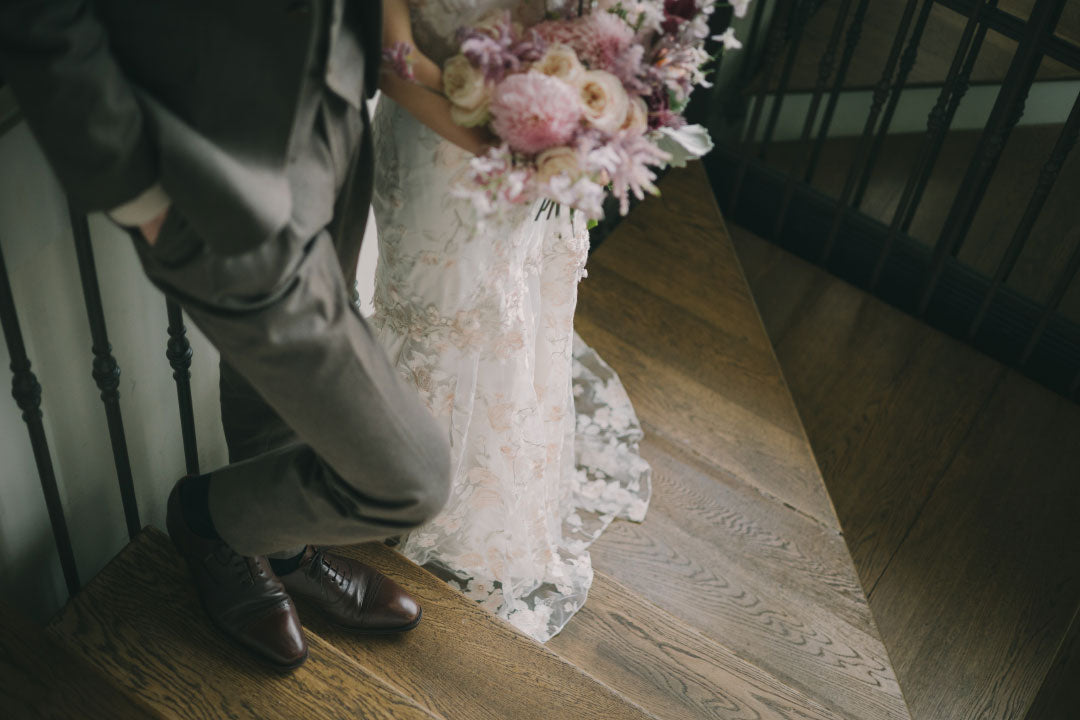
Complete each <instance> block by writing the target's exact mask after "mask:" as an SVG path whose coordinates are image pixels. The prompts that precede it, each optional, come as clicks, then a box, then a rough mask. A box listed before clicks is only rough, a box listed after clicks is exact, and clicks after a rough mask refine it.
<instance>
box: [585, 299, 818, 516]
mask: <svg viewBox="0 0 1080 720" xmlns="http://www.w3.org/2000/svg"><path fill="white" fill-rule="evenodd" d="M575 324H576V328H577V331H578V332H579V333H580V334H581V337H582V338H583V339H584V340H585V342H587V343H588V344H589V345H591V346H592V347H593V348H595V349H596V351H597V352H598V353H600V356H601V357H603V358H604V360H605V361H606V362H608V363H609V364H610V365H611V366H612V367H613V368H614V369H615V371H616V372H618V374H619V379H620V380H621V381H622V383H623V385H624V386H625V387H626V390H627V392H628V393H629V395H630V398H631V400H633V402H634V409H635V411H636V412H637V414H638V417H639V418H640V419H641V421H642V422H643V423H646V424H648V425H649V428H650V430H649V432H650V433H652V434H656V435H662V436H663V437H666V438H669V439H670V440H672V441H673V442H677V443H679V444H680V445H682V446H683V447H685V448H687V449H689V451H691V452H693V453H695V454H696V455H698V456H699V457H701V458H702V459H704V460H705V461H707V462H708V463H709V464H710V465H712V466H713V467H715V468H716V469H718V470H720V471H722V472H724V473H727V474H729V475H733V476H735V477H738V478H740V479H742V480H744V482H746V483H748V484H749V485H752V486H753V487H756V488H758V489H759V490H760V491H761V492H762V493H763V494H766V495H768V496H770V497H776V498H777V499H778V500H779V501H780V502H782V503H786V504H788V505H790V506H792V507H798V508H799V509H800V511H802V508H805V507H807V506H808V505H810V503H808V502H806V501H805V498H808V497H810V498H816V497H817V491H816V490H815V484H820V483H821V477H820V475H819V473H818V471H817V465H816V463H815V461H814V457H813V454H812V453H811V451H810V447H809V445H808V444H807V442H806V440H805V439H804V438H803V437H801V436H796V435H792V434H791V433H789V432H786V431H785V430H782V429H781V428H778V427H776V426H775V425H773V424H771V423H768V422H765V421H763V420H762V419H761V417H760V416H758V415H756V414H754V413H753V412H751V411H750V410H747V409H746V408H745V407H743V406H741V405H739V404H738V403H737V402H734V401H732V400H730V399H729V398H727V397H725V396H724V395H722V394H721V393H718V392H715V391H714V390H711V389H710V388H708V387H706V386H705V385H703V384H701V383H700V382H698V380H697V379H696V378H691V377H688V376H686V375H684V374H682V373H680V372H678V371H677V370H675V369H673V368H671V367H670V366H668V365H666V364H664V363H663V362H661V361H659V360H656V359H655V358H653V357H651V356H650V355H649V354H647V353H644V352H642V351H640V350H639V349H638V348H636V347H634V346H633V345H630V344H629V343H627V342H625V341H624V340H623V339H622V338H621V337H620V335H619V330H618V329H617V328H611V329H608V328H606V327H605V326H604V325H602V324H599V323H597V322H596V321H595V320H594V319H593V318H592V317H591V315H590V314H589V313H588V312H579V314H578V316H577V318H576V321H575ZM821 496H822V497H824V498H825V501H827V500H828V497H827V496H826V495H825V494H824V491H823V490H822V491H821ZM796 498H803V499H804V501H802V502H799V501H798V500H797V499H796ZM813 504H814V505H816V506H818V508H817V509H818V512H816V513H812V514H811V513H807V515H808V516H810V517H814V518H815V520H816V521H817V522H820V523H822V524H823V525H826V526H827V527H831V528H834V529H835V528H837V527H838V525H839V523H838V522H837V521H836V520H835V517H831V521H830V516H832V507H831V506H829V507H828V510H829V516H826V517H825V518H822V517H821V515H822V514H824V510H825V507H824V506H823V503H822V502H814V503H813Z"/></svg>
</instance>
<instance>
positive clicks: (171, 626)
mask: <svg viewBox="0 0 1080 720" xmlns="http://www.w3.org/2000/svg"><path fill="white" fill-rule="evenodd" d="M48 632H49V634H50V636H51V637H52V638H53V639H54V640H56V641H57V642H58V643H59V644H61V645H62V646H64V647H65V648H66V649H67V650H68V651H69V652H71V653H72V654H73V655H75V656H77V657H79V658H80V659H81V660H83V661H84V662H86V663H88V664H90V665H93V666H94V667H95V668H97V669H98V670H100V671H101V672H103V673H104V674H106V675H108V676H109V677H110V679H111V680H112V682H113V683H114V684H115V685H116V686H117V687H120V688H123V689H124V690H125V692H127V693H129V694H131V695H132V696H134V697H135V698H137V699H138V700H139V701H140V702H141V703H143V704H145V705H146V706H149V707H151V708H153V709H154V711H155V712H156V713H158V715H159V716H160V717H161V718H206V719H207V720H210V719H211V718H214V719H216V718H235V719H240V718H251V719H252V720H254V719H256V718H257V719H259V720H264V719H270V718H281V719H282V720H295V719H296V718H305V719H306V718H340V719H341V720H345V719H346V718H349V719H350V720H351V719H354V718H356V717H363V718H383V719H385V720H398V719H400V718H404V719H407V720H431V719H432V718H433V717H434V716H433V715H432V714H430V713H429V712H427V711H426V710H424V709H422V708H420V707H419V706H417V705H416V704H415V703H413V702H412V701H410V700H409V699H408V698H406V697H404V696H403V695H401V694H400V693H399V692H397V691H396V690H394V689H392V688H390V687H388V686H387V685H386V684H385V683H384V682H382V681H381V680H379V679H378V678H376V677H375V676H373V675H372V674H371V673H370V672H368V671H367V670H366V669H365V668H363V667H362V666H360V665H359V664H357V663H355V662H353V661H352V660H351V659H349V658H348V657H346V656H345V655H343V654H341V653H340V652H338V651H337V650H335V649H334V648H332V647H330V646H329V645H328V644H327V643H326V641H325V640H323V639H322V638H320V637H318V636H317V635H315V634H314V633H311V632H310V631H309V632H308V633H307V636H308V645H309V647H310V657H309V659H308V661H307V663H305V664H304V665H303V666H302V667H301V668H299V669H298V670H296V671H294V672H292V673H289V674H284V673H278V672H275V671H273V670H270V669H268V668H266V667H265V666H264V665H262V664H260V663H259V662H258V661H257V660H255V659H254V658H253V657H252V656H251V654H250V653H249V652H248V651H247V650H245V649H243V648H241V647H240V646H238V645H235V644H233V643H232V642H231V641H229V640H227V639H226V638H224V637H223V636H222V635H221V634H220V633H218V632H217V631H215V630H214V629H213V628H212V627H211V625H210V623H209V620H208V619H207V618H206V616H205V613H204V612H203V611H202V608H201V607H200V605H199V601H198V598H197V597H196V594H195V590H194V586H193V585H192V584H191V582H190V581H189V576H188V573H187V570H186V568H185V567H184V565H183V562H182V560H181V559H180V557H179V556H178V555H177V553H176V552H175V550H174V549H173V547H172V545H171V543H170V542H169V540H168V538H167V537H166V536H165V535H164V533H162V532H161V531H159V530H155V529H153V528H147V529H145V530H143V532H142V533H140V534H139V535H138V536H137V537H136V538H135V539H134V540H133V541H132V542H131V543H130V544H129V545H128V546H127V547H126V548H124V550H122V551H121V552H120V554H119V555H117V557H116V558H114V559H113V560H112V562H110V563H109V564H108V566H106V568H105V569H104V570H102V572H101V573H100V574H99V575H98V576H97V577H95V578H94V579H93V580H92V581H90V583H89V584H88V585H87V586H86V587H85V588H83V590H82V591H80V592H79V594H78V595H76V596H75V598H74V599H73V600H72V601H71V602H69V603H68V605H67V607H65V608H64V610H63V611H62V612H61V613H60V615H58V617H57V618H56V619H55V620H54V621H53V622H52V623H50V624H49V627H48Z"/></svg>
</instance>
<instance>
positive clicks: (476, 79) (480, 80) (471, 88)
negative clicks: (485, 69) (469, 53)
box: [443, 55, 491, 110]
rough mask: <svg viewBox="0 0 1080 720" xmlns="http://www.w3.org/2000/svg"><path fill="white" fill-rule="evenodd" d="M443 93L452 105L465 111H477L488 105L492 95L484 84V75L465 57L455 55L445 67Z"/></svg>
mask: <svg viewBox="0 0 1080 720" xmlns="http://www.w3.org/2000/svg"><path fill="white" fill-rule="evenodd" d="M443 92H444V93H445V94H446V99H447V100H449V101H450V103H451V104H452V105H457V106H458V107H461V108H464V109H465V110H476V109H477V108H478V107H480V106H481V105H487V103H488V102H489V101H490V99H491V93H490V91H489V89H488V87H487V83H486V82H484V74H483V73H481V72H480V71H479V70H478V69H477V68H475V67H473V64H472V63H471V62H469V59H468V58H467V57H465V56H464V55H455V56H454V57H452V58H450V59H449V60H447V61H446V65H445V66H444V67H443Z"/></svg>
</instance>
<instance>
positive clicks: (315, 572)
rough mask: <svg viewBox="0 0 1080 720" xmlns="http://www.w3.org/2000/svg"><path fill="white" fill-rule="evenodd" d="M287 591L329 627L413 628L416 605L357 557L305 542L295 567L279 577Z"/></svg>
mask: <svg viewBox="0 0 1080 720" xmlns="http://www.w3.org/2000/svg"><path fill="white" fill-rule="evenodd" d="M281 582H282V583H283V584H284V585H285V587H286V589H288V591H289V593H291V594H292V595H293V597H296V598H297V599H300V600H305V601H307V602H308V603H310V604H311V605H313V606H315V607H317V608H318V609H319V610H320V611H322V613H323V614H324V615H326V617H327V618H328V619H329V620H330V622H331V623H333V624H334V625H336V626H338V627H341V628H343V629H346V630H351V631H353V632H357V633H362V634H367V635H382V634H388V633H398V632H404V631H406V630H412V629H413V628H414V627H416V626H417V625H418V624H419V622H420V616H421V614H422V613H421V610H420V604H419V603H417V602H416V599H415V598H414V597H413V596H412V595H410V594H409V593H407V592H406V591H405V590H404V589H403V588H402V587H401V586H400V585H398V584H397V583H396V582H394V581H393V580H391V579H390V578H388V577H386V576H385V575H383V574H382V573H381V572H379V571H378V570H376V569H375V568H373V567H371V566H369V565H365V564H364V563H362V562H359V561H357V560H352V559H350V558H346V557H342V556H340V555H335V554H333V553H329V552H326V551H325V550H322V549H319V548H316V547H314V546H312V545H308V546H307V548H306V549H305V550H304V555H303V557H302V558H301V559H300V567H298V568H297V569H296V570H293V571H292V572H291V573H288V574H286V575H282V576H281Z"/></svg>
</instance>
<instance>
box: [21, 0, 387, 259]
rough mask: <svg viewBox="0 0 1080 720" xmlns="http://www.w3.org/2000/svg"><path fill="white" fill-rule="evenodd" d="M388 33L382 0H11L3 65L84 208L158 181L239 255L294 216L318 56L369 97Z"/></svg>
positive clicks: (349, 93) (332, 82)
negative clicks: (295, 180)
mask: <svg viewBox="0 0 1080 720" xmlns="http://www.w3.org/2000/svg"><path fill="white" fill-rule="evenodd" d="M320 2H321V4H319V5H316V4H315V3H320ZM315 18H322V20H323V22H315ZM342 28H345V29H346V30H347V31H348V32H342ZM380 34H381V2H379V0H336V2H329V1H325V2H323V0H0V74H2V75H3V76H4V78H5V79H6V81H7V82H8V83H10V85H11V87H12V90H13V91H14V93H15V96H16V98H17V100H18V101H19V104H20V107H21V109H22V111H23V113H24V115H25V116H26V118H27V120H28V122H29V125H30V127H31V128H32V129H33V131H34V133H35V135H36V136H37V137H38V140H39V142H40V144H41V146H42V148H43V149H44V151H45V153H46V155H47V156H48V158H49V161H50V164H51V165H52V167H53V168H54V170H55V171H56V173H57V175H58V177H59V178H60V181H61V184H62V185H63V187H64V189H65V191H66V192H67V194H68V197H69V199H70V200H71V202H72V204H73V206H74V207H75V208H77V209H79V210H83V211H93V210H108V209H111V208H115V207H117V206H120V205H122V204H124V203H126V202H129V201H130V200H132V199H133V198H135V197H136V196H138V195H139V194H140V193H141V192H143V191H145V190H146V189H147V188H148V187H150V186H152V185H153V184H154V183H155V182H157V183H160V184H161V186H162V187H163V188H164V189H165V191H166V192H167V193H168V194H169V196H170V197H171V198H172V200H173V203H174V204H175V205H176V206H177V207H178V208H180V210H181V212H182V213H183V215H184V216H185V218H186V219H187V220H188V221H189V222H190V223H191V224H192V226H193V227H194V228H195V229H196V230H197V231H198V232H199V234H200V235H201V236H202V237H203V238H204V239H205V240H206V242H207V243H208V244H209V245H210V246H212V247H213V249H214V251H215V252H217V253H219V254H221V255H229V254H235V253H239V252H243V251H245V250H249V249H251V248H253V247H255V246H257V245H258V244H260V243H261V242H263V241H264V240H266V239H267V238H269V237H271V236H273V235H275V234H276V233H277V232H278V231H280V229H281V228H282V227H283V226H284V225H285V224H286V223H287V221H288V220H289V218H290V214H291V211H292V198H291V191H290V187H289V183H288V181H287V179H286V175H285V173H284V172H283V168H284V167H285V164H286V163H287V161H288V158H289V151H290V142H291V141H293V140H294V138H293V137H292V135H293V124H294V119H295V116H296V113H297V108H298V105H299V103H300V102H301V100H302V95H303V93H304V92H305V83H307V82H309V81H310V80H311V79H312V77H313V75H312V72H313V69H315V68H318V69H319V70H320V71H322V70H323V68H325V77H324V78H323V80H324V81H325V85H326V87H328V88H330V89H331V90H332V91H334V92H335V93H337V94H338V95H339V96H341V97H342V98H344V99H345V100H346V101H347V102H349V103H350V104H352V105H354V106H356V107H359V106H360V105H361V104H362V103H363V101H364V98H365V96H367V95H370V93H371V92H373V90H374V88H375V87H376V84H377V77H376V73H377V72H378V65H379V61H378V53H379V51H380V46H381V42H380ZM365 88H366V91H365ZM362 211H363V209H362Z"/></svg>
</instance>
